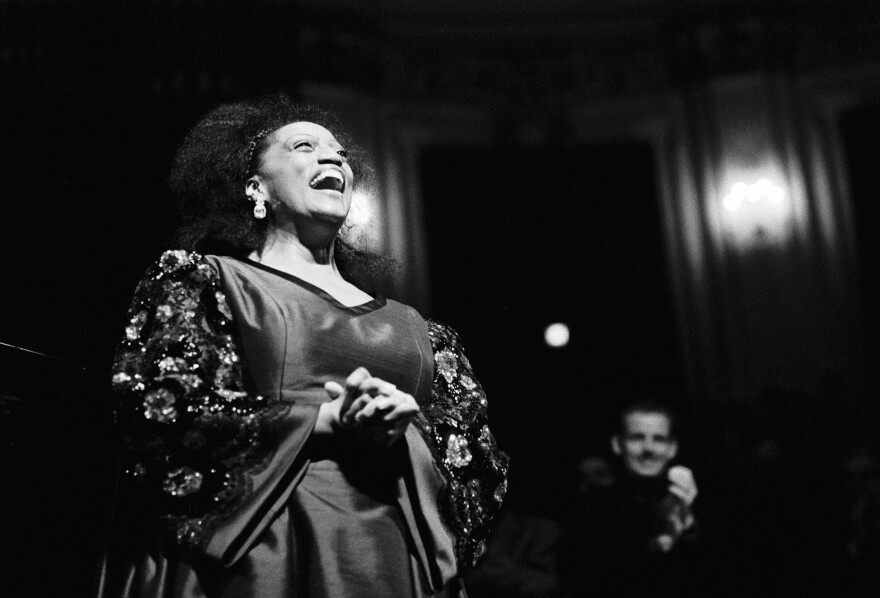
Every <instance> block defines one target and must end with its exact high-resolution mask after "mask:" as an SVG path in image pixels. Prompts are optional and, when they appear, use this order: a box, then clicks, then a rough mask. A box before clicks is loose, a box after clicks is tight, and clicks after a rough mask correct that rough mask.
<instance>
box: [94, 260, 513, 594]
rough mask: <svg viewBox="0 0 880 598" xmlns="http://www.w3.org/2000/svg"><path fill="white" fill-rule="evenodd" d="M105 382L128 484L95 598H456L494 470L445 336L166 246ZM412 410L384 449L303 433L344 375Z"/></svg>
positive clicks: (474, 390) (493, 485) (376, 307)
mask: <svg viewBox="0 0 880 598" xmlns="http://www.w3.org/2000/svg"><path fill="white" fill-rule="evenodd" d="M129 315H130V325H129V326H128V328H127V329H126V338H125V340H124V341H123V343H122V345H121V347H120V350H119V353H118V355H117V360H116V364H115V369H114V385H115V387H116V389H117V390H118V391H119V395H120V396H121V397H122V399H121V401H120V407H119V408H118V410H117V418H118V420H119V422H120V425H121V428H122V430H123V435H124V444H125V452H126V456H125V463H126V465H125V473H124V474H123V484H122V486H123V490H122V492H121V497H120V500H119V504H120V508H119V513H118V516H117V526H116V531H115V535H114V539H113V540H112V541H111V543H110V545H109V546H108V550H107V557H106V559H105V563H104V567H103V575H102V582H101V583H102V587H101V594H102V596H126V597H134V596H149V597H156V598H158V597H163V598H170V597H190V596H211V597H215V596H216V597H224V598H225V597H231V596H235V597H252V596H253V597H257V596H259V597H267V598H273V597H281V596H294V597H310V598H312V597H315V598H318V597H321V598H336V597H348V596H352V597H354V596H365V597H367V596H382V597H385V596H387V597H396V596H400V597H422V596H455V595H462V594H460V586H459V582H458V580H457V579H458V576H459V575H460V574H461V573H463V571H464V570H465V569H466V568H468V567H469V566H470V565H471V564H472V563H473V561H474V559H475V558H476V557H477V556H478V554H479V552H480V550H481V543H482V539H483V538H484V537H485V535H486V533H487V532H488V526H489V522H490V520H491V517H492V516H493V514H494V513H495V512H497V509H498V508H499V507H500V503H501V499H502V498H503V494H504V491H505V487H506V482H505V474H506V467H507V462H506V457H505V456H504V454H503V453H501V452H500V451H499V450H498V449H497V446H496V445H495V443H494V439H493V438H492V436H491V433H490V432H489V429H488V426H487V425H486V420H485V413H486V402H485V395H484V394H483V392H482V389H481V388H480V386H479V384H478V383H477V382H476V379H475V378H474V377H473V374H472V372H471V370H470V364H469V363H468V362H467V358H466V357H464V355H463V353H462V352H461V350H460V344H459V341H458V338H457V336H455V334H454V332H452V331H451V330H449V329H448V328H446V327H444V326H442V325H439V324H436V323H434V322H430V321H429V322H426V321H425V320H423V319H422V318H421V316H420V315H419V314H418V313H417V312H416V311H415V310H414V309H412V308H410V307H407V306H405V305H403V304H400V303H397V302H395V301H392V300H386V299H384V298H382V297H380V296H376V297H374V298H373V299H372V300H371V301H369V302H367V303H365V304H363V305H358V306H355V307H346V306H344V305H342V304H341V303H339V302H338V301H336V300H335V299H334V298H333V297H332V296H330V295H329V294H327V293H326V292H324V291H323V290H321V289H319V288H317V287H315V286H313V285H311V284H309V283H307V282H305V281H303V280H301V279H298V278H296V277H294V276H292V275H289V274H286V273H283V272H280V271H277V270H274V269H272V268H269V267H266V266H263V265H261V264H258V263H256V262H251V261H249V260H239V259H235V258H230V257H217V256H206V257H202V256H199V255H197V254H187V253H185V252H182V251H177V252H166V254H164V255H163V257H162V259H161V260H160V261H159V262H158V263H157V265H156V266H154V267H153V268H152V269H151V271H148V273H147V275H146V276H145V278H144V280H143V281H142V283H141V285H140V286H139V288H138V291H137V292H136V295H135V300H134V302H133V305H132V309H131V312H130V314H129ZM360 366H363V367H365V368H367V370H369V372H370V373H371V374H372V375H373V376H376V377H379V378H382V379H384V380H387V381H389V382H392V383H394V384H395V385H396V386H397V387H398V388H400V389H401V390H402V391H404V392H407V393H409V394H411V395H412V396H413V397H415V399H416V401H417V402H418V403H419V405H420V406H421V407H422V414H421V415H420V416H419V418H418V419H417V421H416V422H415V423H414V424H413V425H410V426H409V428H408V429H407V432H406V434H405V436H404V438H403V439H401V440H400V441H398V442H397V443H395V444H394V445H392V446H391V447H385V446H383V445H378V444H376V443H371V442H369V441H365V440H363V439H356V438H351V437H349V436H347V435H346V434H345V433H340V434H334V435H333V436H332V437H324V438H321V437H314V438H313V437H312V435H311V431H312V429H313V428H314V425H315V421H316V419H317V413H318V408H319V406H320V404H321V403H323V402H326V401H329V400H330V399H329V396H328V395H327V393H326V391H325V390H324V388H323V387H324V383H325V382H327V381H330V380H334V381H337V382H340V383H343V382H344V380H345V378H346V377H347V376H348V375H349V374H350V373H351V372H352V371H354V370H355V369H356V368H357V367H360Z"/></svg>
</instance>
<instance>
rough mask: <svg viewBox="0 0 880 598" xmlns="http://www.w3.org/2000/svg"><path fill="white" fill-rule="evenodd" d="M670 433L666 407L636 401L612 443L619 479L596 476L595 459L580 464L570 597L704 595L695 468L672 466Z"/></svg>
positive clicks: (567, 574) (568, 558)
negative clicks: (695, 511) (697, 547)
mask: <svg viewBox="0 0 880 598" xmlns="http://www.w3.org/2000/svg"><path fill="white" fill-rule="evenodd" d="M673 428H674V417H673V414H672V412H671V411H670V410H669V409H667V408H666V407H664V406H663V405H660V404H659V403H654V402H650V401H643V402H639V403H635V404H633V405H631V406H629V407H627V408H626V409H624V410H623V412H622V413H621V417H620V428H619V429H618V431H617V432H616V433H615V434H614V435H613V436H612V438H611V450H612V452H613V454H614V455H615V456H616V457H617V462H618V463H617V465H618V467H617V469H618V470H619V473H618V474H617V475H615V476H613V477H612V476H611V475H605V474H599V475H598V476H597V475H593V474H595V471H594V470H595V469H596V468H595V467H593V466H594V465H595V464H596V463H598V461H597V460H596V458H595V457H589V458H586V459H584V460H583V461H582V462H581V463H580V466H579V470H580V471H579V475H580V483H579V488H580V492H579V493H578V498H577V500H576V504H574V505H573V508H572V509H571V513H570V515H569V517H570V521H569V525H568V527H567V530H566V531H567V538H566V542H565V549H564V554H563V558H564V564H565V568H564V587H565V590H566V592H567V595H569V596H571V597H576V596H591V597H593V596H640V597H644V596H696V595H700V593H701V592H700V589H699V588H698V585H699V584H698V580H699V579H701V578H702V572H701V571H700V570H699V565H698V564H697V562H696V551H695V545H696V543H697V537H698V525H697V521H696V518H695V516H694V514H693V511H692V505H693V502H694V499H695V498H696V496H697V485H696V483H695V481H694V476H693V474H692V473H691V470H690V469H688V468H686V467H684V466H682V465H674V466H673V465H672V462H673V460H674V459H675V457H676V455H677V454H678V440H677V438H676V436H675V434H674V431H673ZM585 472H587V473H590V474H591V475H586V474H585ZM587 481H589V482H590V483H586V482H587Z"/></svg>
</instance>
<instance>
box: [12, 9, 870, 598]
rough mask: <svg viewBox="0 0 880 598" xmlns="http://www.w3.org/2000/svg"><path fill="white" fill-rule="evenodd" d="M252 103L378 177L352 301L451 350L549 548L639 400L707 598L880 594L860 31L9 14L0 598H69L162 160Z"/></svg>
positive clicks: (664, 20) (166, 212)
mask: <svg viewBox="0 0 880 598" xmlns="http://www.w3.org/2000/svg"><path fill="white" fill-rule="evenodd" d="M276 91H284V92H286V93H288V94H289V95H291V96H292V97H295V98H297V99H302V100H306V101H312V102H315V103H318V104H321V105H325V106H329V107H330V108H332V109H333V110H334V111H335V112H337V113H338V114H339V115H340V117H341V119H342V121H343V122H344V123H345V125H346V126H347V127H348V128H349V129H350V130H351V132H352V133H353V137H354V138H355V139H357V140H358V142H359V143H360V144H361V145H362V146H363V147H364V148H365V149H366V150H367V151H368V152H369V153H370V155H371V156H372V159H373V160H374V164H375V169H376V174H377V177H376V180H377V182H376V184H375V185H374V186H373V187H371V188H359V189H356V196H355V203H354V207H353V211H354V212H355V213H354V215H353V217H355V218H357V219H359V220H360V221H361V222H363V223H366V224H367V225H368V226H365V227H364V228H365V232H364V235H363V242H364V243H365V244H366V245H367V246H368V247H370V248H371V249H373V250H376V251H378V252H381V253H385V254H388V255H390V256H392V257H394V258H395V259H397V260H398V262H399V264H400V273H399V275H398V277H397V278H396V279H395V280H394V281H385V282H384V283H382V284H381V285H380V288H378V289H375V290H378V291H380V292H382V293H383V294H385V295H386V296H388V297H390V298H393V299H397V300H399V301H402V302H404V303H407V304H409V305H412V306H413V307H415V308H416V309H417V310H418V311H419V312H420V313H421V314H422V315H423V316H425V317H430V318H434V319H437V320H439V321H442V322H447V323H449V324H450V325H452V326H453V327H454V328H455V330H456V331H457V332H458V333H459V334H460V336H461V338H462V339H463V342H464V345H465V348H466V350H467V354H468V357H469V359H470V362H471V363H472V364H473V366H474V371H475V372H476V374H477V376H478V377H479V381H480V383H481V384H482V386H483V387H484V388H485V390H486V393H487V395H488V399H489V415H490V421H491V422H492V426H493V431H494V433H495V436H496V438H497V440H498V444H499V445H500V446H501V447H502V448H503V449H504V450H505V451H506V452H507V453H508V454H509V456H510V459H511V479H510V486H509V500H510V504H511V505H512V506H515V507H516V508H519V509H522V510H523V511H524V512H528V513H530V514H532V515H535V516H539V517H542V518H546V519H550V520H552V521H557V522H562V524H563V526H564V520H565V517H566V508H567V506H568V504H569V501H570V496H571V494H572V493H574V492H575V491H576V488H575V486H576V484H577V476H578V464H579V463H580V462H581V460H582V459H583V458H584V457H586V456H593V457H598V458H600V459H603V460H604V461H605V462H607V463H609V464H613V461H614V458H615V456H614V454H612V450H611V448H610V447H609V442H608V439H609V438H610V437H611V435H613V434H614V433H615V431H616V430H617V425H618V421H619V420H618V417H617V416H618V413H619V411H620V409H621V408H622V406H624V405H625V404H626V403H628V402H631V401H633V400H634V399H638V398H644V397H652V398H654V399H657V400H660V401H662V402H664V403H665V404H666V405H668V406H669V407H670V408H671V409H672V410H673V411H674V412H675V413H676V416H677V420H676V430H677V437H678V438H679V441H680V445H681V450H680V452H679V454H678V456H677V457H676V461H677V462H680V463H682V464H685V465H687V466H688V467H689V468H690V469H692V471H693V474H694V477H695V479H696V482H697V484H698V485H699V488H700V495H699V498H698V499H697V501H696V503H695V510H696V513H697V515H698V518H699V519H700V525H701V530H700V531H701V534H702V540H703V541H704V546H705V547H706V548H705V550H706V552H707V553H711V554H712V556H713V560H712V564H711V565H707V569H706V570H705V571H700V572H695V573H694V575H696V576H703V577H707V578H708V577H710V576H711V579H708V580H706V583H711V584H714V585H713V588H714V590H713V592H715V593H712V594H706V595H719V596H720V595H727V593H729V594H730V595H773V596H784V595H817V596H818V595H823V596H824V595H827V596H837V595H859V594H858V591H859V590H861V589H863V587H869V586H868V585H864V586H863V585H860V584H872V583H878V582H877V579H876V576H873V577H872V574H871V573H869V572H867V570H868V569H869V568H870V567H868V566H867V565H866V563H869V562H870V559H876V557H877V555H878V554H880V517H878V516H877V513H878V512H880V490H878V489H880V444H878V440H877V438H878V435H877V430H878V424H880V408H878V407H880V401H878V400H877V397H878V396H880V379H878V372H880V367H878V360H880V351H878V349H877V339H878V338H880V316H878V313H877V312H875V311H874V308H875V307H876V306H877V305H878V302H880V244H878V242H877V237H876V236H875V235H876V231H875V230H874V228H873V227H874V226H877V224H878V223H880V207H878V202H877V201H876V193H877V189H878V188H880V163H878V159H877V155H878V154H877V150H876V148H874V146H873V144H874V143H877V141H878V139H880V3H877V2H876V1H875V0H780V1H767V0H763V1H762V0H672V1H669V0H666V1H663V0H383V1H381V2H369V1H365V0H336V1H335V2H321V1H319V0H299V1H293V0H248V1H245V0H219V1H209V0H186V1H182V0H142V1H137V2H135V1H125V2H123V1H118V0H115V1H111V0H66V1H62V0H54V1H52V0H30V1H24V0H0V164H2V173H3V178H4V186H3V191H2V194H3V197H4V205H5V206H6V208H5V209H4V216H3V218H2V219H0V239H2V243H3V251H2V252H0V275H2V283H3V284H2V288H3V291H2V295H0V468H2V472H0V476H2V477H0V511H2V513H3V515H2V524H0V525H2V527H3V530H2V531H0V563H2V564H0V578H6V579H11V580H14V581H13V582H12V583H13V586H14V587H21V588H29V589H30V590H29V591H32V592H34V593H32V594H29V593H22V594H21V595H34V596H37V595H41V594H40V592H39V591H38V590H37V588H43V587H46V588H48V587H50V586H51V585H52V584H55V583H57V581H58V580H59V579H63V580H64V584H65V585H66V587H68V588H69V593H67V594H65V595H71V596H75V595H88V592H89V588H90V587H91V585H92V584H93V583H94V579H95V572H96V562H97V559H98V557H99V555H100V552H101V550H102V546H103V542H104V540H105V536H106V533H107V527H108V525H109V517H110V515H109V514H110V513H111V512H112V510H113V506H114V492H115V486H116V483H117V478H116V469H117V465H118V453H119V439H118V438H117V436H116V434H115V431H114V426H113V396H112V393H111V389H110V364H111V360H112V356H113V352H114V348H115V346H116V344H117V342H119V340H120V339H121V338H122V334H123V332H124V329H125V325H126V322H125V313H126V309H127V308H128V304H129V301H130V300H131V294H132V291H133V289H134V286H135V285H136V284H137V281H138V280H139V279H140V277H141V275H142V274H143V272H144V270H145V269H146V268H147V267H148V266H149V264H150V263H152V262H153V261H154V260H155V259H156V258H157V257H158V256H159V255H160V253H161V252H162V251H164V250H166V249H169V248H172V243H173V233H174V230H175V227H176V226H177V224H178V219H177V218H178V216H177V208H176V206H175V203H174V199H173V197H172V194H171V191H170V189H169V187H168V183H167V179H168V174H169V170H170V167H171V161H172V156H173V153H174V151H175V148H176V147H177V145H178V143H179V142H180V141H181V139H182V138H183V136H184V135H185V134H186V133H187V131H188V130H189V129H190V128H191V127H192V126H193V125H194V124H195V123H196V122H197V120H198V119H199V117H200V116H202V115H203V114H205V113H206V112H207V111H208V110H209V109H211V108H212V107H214V106H216V105H217V104H220V103H223V102H229V101H234V100H238V99H241V98H252V97H258V96H260V95H262V94H265V93H270V92H276ZM243 201H244V199H243ZM871 223H874V224H871ZM554 324H561V326H555V327H552V328H550V327H551V325H554ZM871 566H872V567H873V565H871ZM875 568H876V567H875ZM3 583H5V582H3V581H0V594H2V595H7V594H6V593H5V592H4V590H3V589H2V584H3ZM870 587H876V586H870ZM847 592H852V593H851V594H850V593H847ZM10 595H15V594H10Z"/></svg>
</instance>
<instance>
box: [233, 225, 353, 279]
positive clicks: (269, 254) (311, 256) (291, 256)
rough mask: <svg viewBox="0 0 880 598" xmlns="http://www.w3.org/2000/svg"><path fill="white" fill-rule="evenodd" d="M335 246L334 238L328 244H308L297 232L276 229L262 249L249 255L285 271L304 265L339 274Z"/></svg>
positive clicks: (255, 259)
mask: <svg viewBox="0 0 880 598" xmlns="http://www.w3.org/2000/svg"><path fill="white" fill-rule="evenodd" d="M333 247H334V243H333V239H331V240H330V241H329V243H326V244H323V243H322V244H319V245H317V246H306V245H305V244H304V243H303V242H302V241H301V240H300V238H299V237H297V236H296V235H295V234H292V233H290V232H287V231H281V230H276V231H273V232H272V233H270V234H269V238H268V239H267V240H266V244H265V245H264V246H263V248H262V249H259V250H255V251H253V252H252V253H251V254H250V255H249V256H248V257H249V258H250V259H252V260H254V261H256V262H260V263H262V264H266V265H267V266H272V267H273V268H277V269H278V270H283V271H292V270H295V269H298V268H302V267H307V268H310V269H325V268H326V269H329V270H332V271H334V272H336V273H337V274H338V271H337V270H336V263H335V262H334V261H333Z"/></svg>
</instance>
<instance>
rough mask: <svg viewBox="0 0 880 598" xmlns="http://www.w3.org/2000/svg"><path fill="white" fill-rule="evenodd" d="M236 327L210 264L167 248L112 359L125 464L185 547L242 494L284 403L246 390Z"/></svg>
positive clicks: (198, 542) (138, 294) (143, 285)
mask: <svg viewBox="0 0 880 598" xmlns="http://www.w3.org/2000/svg"><path fill="white" fill-rule="evenodd" d="M232 326H233V321H232V312H231V311H230V309H229V306H228V305H227V303H226V299H225V296H224V295H223V292H222V290H221V289H220V282H219V277H218V275H217V273H216V272H215V270H214V269H213V268H212V267H211V265H210V264H209V263H208V262H207V261H206V260H205V259H204V257H202V256H201V255H199V254H197V253H188V252H186V251H182V250H176V251H168V252H165V253H164V254H163V255H162V257H161V258H160V259H159V261H158V262H157V263H156V264H154V265H153V266H152V267H151V268H150V269H149V270H148V271H147V273H146V274H145V276H144V278H143V279H142V280H141V282H140V284H139V285H138V288H137V290H136V291H135V296H134V299H133V301H132V305H131V308H130V310H129V315H128V322H127V325H126V328H125V334H124V337H123V340H122V342H121V343H120V345H119V348H118V350H117V353H116V359H115V361H114V371H113V378H112V382H113V388H114V390H115V391H116V392H117V396H118V397H119V401H118V404H117V409H116V414H117V420H118V422H119V423H120V425H121V427H122V429H123V435H124V446H125V447H126V455H125V461H126V465H125V467H124V471H126V473H127V475H128V477H129V479H131V480H132V481H133V482H134V483H136V484H137V485H138V487H140V488H141V489H142V491H143V492H142V494H143V495H144V496H145V497H146V498H147V499H148V500H151V501H152V502H153V503H154V504H155V506H156V508H157V510H158V511H159V513H160V517H161V518H162V520H163V522H164V523H165V524H166V526H167V527H168V528H169V530H170V531H171V532H172V534H174V535H175V536H176V538H177V540H178V542H179V543H180V544H181V546H183V547H184V548H201V547H204V545H205V544H206V543H207V541H208V540H209V539H210V533H211V531H212V529H213V528H214V526H215V525H216V523H217V522H219V521H220V520H222V519H223V518H224V517H226V516H227V515H228V514H229V513H231V512H233V511H234V510H235V509H236V508H238V507H239V506H240V505H241V504H242V503H243V501H244V500H245V499H246V497H247V496H248V493H249V491H250V484H249V478H248V472H251V471H253V470H255V469H257V468H259V467H260V466H261V464H262V463H264V462H265V460H266V459H267V457H268V456H269V453H270V446H271V444H270V442H269V441H268V440H267V436H266V435H267V433H268V428H269V424H270V423H271V421H273V420H274V419H275V418H277V417H281V416H283V414H284V412H285V410H286V408H285V407H283V406H282V405H280V404H270V403H269V402H268V401H266V400H264V399H263V398H262V397H259V396H256V395H255V394H254V393H250V392H248V390H247V389H246V388H245V384H244V375H243V371H244V370H243V367H244V364H243V363H242V360H241V359H240V357H239V355H238V350H237V347H236V346H235V343H234V341H233V337H232V332H233V328H232ZM206 439H211V440H210V442H209V441H207V440H206Z"/></svg>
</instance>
